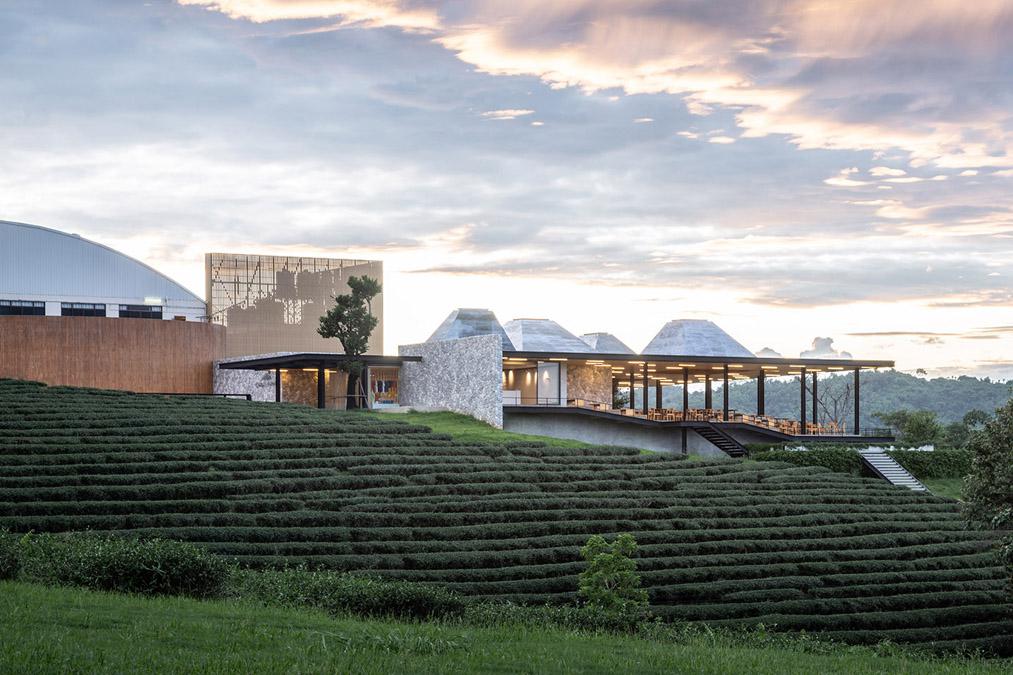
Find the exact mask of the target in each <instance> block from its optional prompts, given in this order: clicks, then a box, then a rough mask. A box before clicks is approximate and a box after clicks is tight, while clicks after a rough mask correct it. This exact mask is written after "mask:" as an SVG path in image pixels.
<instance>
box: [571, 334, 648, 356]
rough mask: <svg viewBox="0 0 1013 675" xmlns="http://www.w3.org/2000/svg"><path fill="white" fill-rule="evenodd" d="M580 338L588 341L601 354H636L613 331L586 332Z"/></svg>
mask: <svg viewBox="0 0 1013 675" xmlns="http://www.w3.org/2000/svg"><path fill="white" fill-rule="evenodd" d="M580 339H581V340H583V341H584V342H586V343H587V345H588V346H589V347H590V348H591V350H592V351H595V352H599V353H601V354H635V353H636V352H634V351H633V350H632V349H630V348H629V347H627V346H626V343H624V342H623V341H622V340H620V339H619V338H617V337H616V336H615V335H613V334H612V333H584V334H583V335H581V336H580Z"/></svg>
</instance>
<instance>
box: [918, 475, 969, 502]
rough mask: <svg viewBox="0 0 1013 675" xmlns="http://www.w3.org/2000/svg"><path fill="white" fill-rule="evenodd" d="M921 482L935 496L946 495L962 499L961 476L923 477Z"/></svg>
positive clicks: (950, 497) (962, 485) (962, 480)
mask: <svg viewBox="0 0 1013 675" xmlns="http://www.w3.org/2000/svg"><path fill="white" fill-rule="evenodd" d="M922 483H924V484H925V487H927V488H928V489H929V492H931V493H932V494H934V495H935V496H937V497H948V498H949V499H957V500H960V501H963V499H964V497H963V489H964V479H963V478H925V479H922Z"/></svg>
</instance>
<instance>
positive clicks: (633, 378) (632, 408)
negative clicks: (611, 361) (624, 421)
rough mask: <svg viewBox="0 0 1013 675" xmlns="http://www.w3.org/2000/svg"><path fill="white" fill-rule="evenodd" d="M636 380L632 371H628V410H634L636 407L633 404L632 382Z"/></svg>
mask: <svg viewBox="0 0 1013 675" xmlns="http://www.w3.org/2000/svg"><path fill="white" fill-rule="evenodd" d="M635 379H636V375H634V374H633V370H630V410H636V407H637V405H636V404H635V403H634V402H633V400H634V397H633V381H634V380H635Z"/></svg>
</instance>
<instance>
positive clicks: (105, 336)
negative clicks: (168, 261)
mask: <svg viewBox="0 0 1013 675" xmlns="http://www.w3.org/2000/svg"><path fill="white" fill-rule="evenodd" d="M206 315H207V310H206V308H205V305H204V301H203V300H201V299H200V298H199V297H197V296H196V295H194V294H193V293H191V292H190V291H188V290H186V289H185V288H184V287H183V286H181V285H180V284H178V283H176V282H175V281H173V280H172V279H170V278H168V277H166V276H165V275H163V274H160V273H159V272H157V271H155V270H154V269H152V268H151V267H148V266H147V265H145V264H144V263H141V262H139V261H137V260H134V259H133V258H130V257H129V256H126V255H124V254H122V253H120V252H118V251H114V250H113V249H111V248H109V247H107V246H103V245H101V244H98V243H95V242H92V241H88V240H87V239H83V238H81V237H79V236H76V235H73V234H67V233H64V232H58V231H56V230H51V229H47V228H44V227H37V226H35V225H26V224H24V223H12V222H7V221H0V377H10V378H17V379H27V380H36V381H40V382H45V383H47V384H57V385H72V386H82V387H99V388H106V389H127V390H131V391H138V392H160V393H209V392H210V391H211V389H212V382H213V364H214V361H215V360H217V359H220V358H222V356H223V354H224V346H225V333H224V330H222V329H221V328H219V327H217V326H211V325H209V324H208V323H207V322H206V321H205V317H206ZM152 319H154V320H152Z"/></svg>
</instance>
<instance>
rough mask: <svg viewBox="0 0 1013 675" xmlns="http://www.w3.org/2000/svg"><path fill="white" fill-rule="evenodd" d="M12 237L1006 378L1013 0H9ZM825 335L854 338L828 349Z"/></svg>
mask: <svg viewBox="0 0 1013 675" xmlns="http://www.w3.org/2000/svg"><path fill="white" fill-rule="evenodd" d="M0 148H2V151H0V219H6V220H18V221H24V222H30V223H34V224H38V225H44V226H48V227H53V228H57V229H63V230H68V231H72V232H76V233H79V234H81V235H83V236H86V237H89V238H92V239H95V240H98V241H101V242H103V243H106V244H108V245H111V246H113V247H116V248H119V249H121V250H124V251H126V252H128V253H130V254H132V255H134V256H136V257H139V258H141V259H143V260H145V261H146V262H148V263H150V264H152V265H154V266H156V267H158V268H160V269H162V270H164V271H166V272H168V273H169V274H170V275H171V276H174V277H176V278H177V279H179V280H180V281H181V282H183V283H184V284H186V285H187V286H189V287H191V288H192V289H194V290H195V291H196V292H198V294H200V295H203V257H202V254H203V253H204V252H205V251H208V250H228V251H232V250H238V251H248V252H279V253H280V252H285V253H303V254H320V255H336V256H346V255H350V256H353V257H375V258H379V259H382V260H384V261H385V270H386V280H385V281H386V291H387V292H386V296H385V297H386V300H385V303H386V317H385V322H386V341H387V346H388V349H389V350H390V349H393V348H394V347H395V345H396V344H398V343H402V342H410V341H417V340H423V339H425V338H426V337H427V336H428V334H429V333H430V332H431V331H432V330H433V329H434V328H435V327H436V325H437V324H439V322H440V321H441V320H442V319H443V317H444V316H445V315H446V314H447V313H448V312H449V311H450V310H451V309H452V308H454V307H458V306H465V307H468V306H472V307H489V308H491V309H493V310H495V311H496V312H497V314H498V315H499V316H500V318H501V319H502V320H507V319H510V318H515V317H550V318H553V319H556V320H557V321H559V322H560V323H561V324H563V325H564V326H566V327H567V328H569V329H570V330H572V331H574V332H577V333H581V332H587V331H594V330H606V331H611V332H614V333H615V334H617V335H618V336H619V337H620V338H622V339H623V340H625V341H626V342H628V343H629V344H630V345H631V346H632V347H634V348H635V349H639V348H641V347H642V346H643V345H645V344H646V343H647V341H648V340H649V339H650V338H651V336H652V335H653V334H654V332H655V331H656V330H657V328H658V327H659V326H660V325H661V324H662V323H664V322H665V321H666V320H668V319H672V318H707V319H712V320H714V321H716V322H717V323H719V324H720V325H722V326H723V327H724V328H726V330H728V331H729V332H730V333H731V334H732V335H734V336H736V337H737V338H738V339H739V340H740V341H741V342H743V343H744V344H745V345H746V346H747V347H749V348H750V349H753V350H754V351H756V350H759V349H760V348H762V347H770V348H773V349H775V350H777V351H778V352H781V353H783V354H785V355H796V354H799V353H800V352H802V351H803V350H807V349H811V348H812V344H813V338H815V337H817V336H820V337H832V338H833V346H832V347H831V348H832V349H840V350H846V351H848V352H850V353H851V354H853V355H855V356H856V357H868V358H893V359H895V360H896V361H897V363H898V367H900V368H903V369H906V370H914V369H916V368H925V369H926V370H927V371H929V372H930V373H938V374H953V373H956V372H967V373H973V374H991V375H994V376H1002V377H1013V290H1011V285H1010V281H1011V274H1013V2H1010V1H1009V0H973V1H968V0H917V1H915V0H850V1H848V2H842V1H836V0H778V1H775V0H726V1H724V2H710V1H707V0H668V1H660V0H598V1H581V0H510V1H509V2H507V1H505V0H470V1H456V2H450V1H448V2H436V1H433V2H429V1H426V0H420V1H418V2H415V1H407V2H400V1H398V0H150V1H148V2H142V1H140V0H46V2H38V0H3V2H2V3H0ZM820 344H821V345H826V344H828V343H827V342H826V341H821V342H820Z"/></svg>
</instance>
